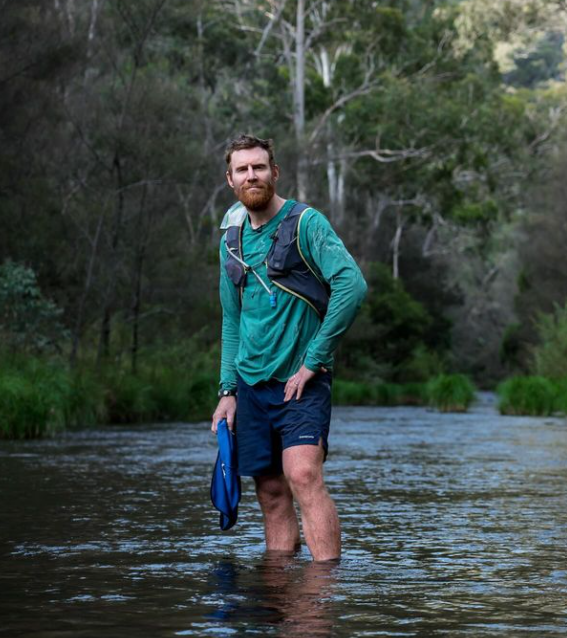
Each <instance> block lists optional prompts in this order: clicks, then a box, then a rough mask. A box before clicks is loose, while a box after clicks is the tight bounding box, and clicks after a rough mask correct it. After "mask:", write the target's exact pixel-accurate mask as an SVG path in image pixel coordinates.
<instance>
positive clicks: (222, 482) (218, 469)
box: [211, 419, 241, 530]
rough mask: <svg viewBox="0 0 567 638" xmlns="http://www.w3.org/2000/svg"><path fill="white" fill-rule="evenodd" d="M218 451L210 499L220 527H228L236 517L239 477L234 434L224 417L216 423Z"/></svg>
mask: <svg viewBox="0 0 567 638" xmlns="http://www.w3.org/2000/svg"><path fill="white" fill-rule="evenodd" d="M217 441H218V445H219V451H218V454H217V460H216V462H215V467H214V469H213V478H212V481H211V501H212V502H213V505H214V506H215V508H216V509H218V510H219V512H220V528H221V529H222V530H227V529H230V528H231V527H232V526H233V525H234V524H235V523H236V519H237V518H238V503H239V502H240V495H241V488H240V477H239V476H238V472H237V459H236V436H235V435H234V433H233V432H232V431H231V430H229V428H228V424H227V422H226V419H221V420H220V421H219V422H218V424H217Z"/></svg>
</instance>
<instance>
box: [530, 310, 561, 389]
mask: <svg viewBox="0 0 567 638" xmlns="http://www.w3.org/2000/svg"><path fill="white" fill-rule="evenodd" d="M537 330H538V335H539V340H540V343H539V345H537V346H536V347H535V348H534V352H533V355H534V363H535V371H536V374H538V375H540V376H543V377H548V378H550V379H561V378H565V377H567V303H566V304H565V305H564V306H559V305H557V304H556V305H555V310H554V312H553V313H550V314H542V315H541V316H540V319H539V322H538V326H537Z"/></svg>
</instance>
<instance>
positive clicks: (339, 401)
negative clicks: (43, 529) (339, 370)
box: [332, 379, 374, 405]
mask: <svg viewBox="0 0 567 638" xmlns="http://www.w3.org/2000/svg"><path fill="white" fill-rule="evenodd" d="M332 399H333V403H334V404H335V405H373V404H374V393H373V389H372V386H371V385H370V384H369V383H359V382H357V381H343V380H342V379H335V380H334V381H333V389H332Z"/></svg>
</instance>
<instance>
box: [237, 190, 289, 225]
mask: <svg viewBox="0 0 567 638" xmlns="http://www.w3.org/2000/svg"><path fill="white" fill-rule="evenodd" d="M285 202H286V200H285V199H284V198H283V197H280V196H279V195H274V196H273V197H272V199H271V200H270V201H269V202H268V205H267V206H266V208H265V209H264V210H249V211H248V215H249V216H250V226H252V228H253V229H254V230H256V228H260V226H263V225H264V224H267V223H268V222H269V221H270V219H272V217H275V216H276V215H277V214H278V212H279V211H280V209H281V207H282V206H283V205H284V204H285ZM246 210H248V209H246Z"/></svg>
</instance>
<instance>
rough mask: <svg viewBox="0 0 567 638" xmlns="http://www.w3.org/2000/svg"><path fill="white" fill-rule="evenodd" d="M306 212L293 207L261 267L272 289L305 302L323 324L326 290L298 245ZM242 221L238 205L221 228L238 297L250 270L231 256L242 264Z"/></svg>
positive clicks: (228, 269) (242, 211) (241, 208)
mask: <svg viewBox="0 0 567 638" xmlns="http://www.w3.org/2000/svg"><path fill="white" fill-rule="evenodd" d="M307 210H309V206H307V205H306V204H300V203H296V204H294V206H293V208H292V209H291V210H290V211H289V213H288V214H287V215H286V216H285V217H284V218H283V220H282V221H281V222H280V225H279V226H278V227H277V229H276V231H275V233H274V234H273V235H272V239H273V242H272V245H271V247H270V250H269V251H268V254H267V256H266V262H265V263H266V266H267V270H268V278H269V279H270V281H271V282H272V283H273V284H274V285H275V286H277V287H278V288H281V289H282V290H285V291H286V292H288V293H289V294H291V295H294V296H295V297H299V298H300V299H302V300H303V301H305V303H307V304H308V305H309V306H311V308H313V310H315V312H316V313H317V314H318V315H319V318H320V319H321V320H323V318H324V317H325V313H326V312H327V307H328V305H329V296H330V288H329V286H328V284H326V283H325V282H324V281H322V279H321V278H320V277H319V276H318V275H316V274H315V271H314V270H313V268H312V267H311V265H310V264H309V262H308V261H307V259H306V258H305V257H304V255H303V253H302V251H301V246H300V245H299V229H300V225H301V220H302V218H303V215H304V213H305V212H306V211H307ZM245 219H246V209H245V208H244V206H242V204H240V203H238V204H235V205H234V206H233V207H232V208H230V209H229V211H228V212H227V214H226V216H225V219H224V221H223V224H222V226H221V228H226V235H225V242H226V246H227V249H228V250H227V258H226V261H225V268H226V272H227V274H228V276H229V277H230V279H231V281H232V283H233V284H234V285H235V286H237V287H238V288H239V289H240V293H241V294H242V290H243V288H244V286H245V284H246V273H247V272H248V270H250V267H246V266H245V265H244V264H243V263H240V261H238V260H237V259H235V257H234V256H233V255H234V254H236V256H237V257H238V258H239V260H242V227H243V225H244V221H245Z"/></svg>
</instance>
